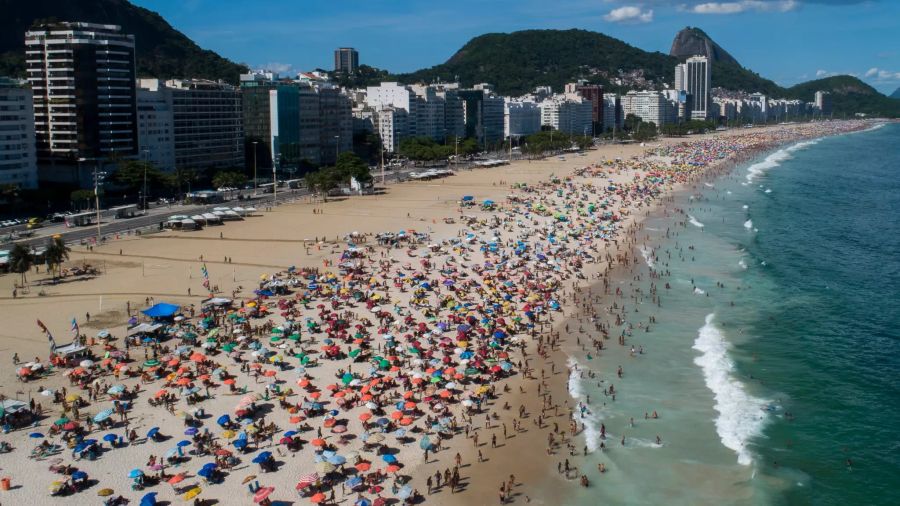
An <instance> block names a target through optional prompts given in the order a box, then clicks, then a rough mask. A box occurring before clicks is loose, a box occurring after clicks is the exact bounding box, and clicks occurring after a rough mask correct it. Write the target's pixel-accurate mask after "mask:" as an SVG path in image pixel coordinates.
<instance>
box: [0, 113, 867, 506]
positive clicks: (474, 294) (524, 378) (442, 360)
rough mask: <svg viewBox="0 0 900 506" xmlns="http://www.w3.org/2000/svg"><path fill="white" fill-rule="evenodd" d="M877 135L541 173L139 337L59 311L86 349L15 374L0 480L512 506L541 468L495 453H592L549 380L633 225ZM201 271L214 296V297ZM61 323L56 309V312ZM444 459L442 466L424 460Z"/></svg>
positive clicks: (144, 498)
mask: <svg viewBox="0 0 900 506" xmlns="http://www.w3.org/2000/svg"><path fill="white" fill-rule="evenodd" d="M862 127H863V124H862V122H833V123H817V124H809V125H791V126H785V127H782V128H775V129H766V130H763V131H758V132H757V131H748V132H747V133H741V134H739V135H731V136H720V137H712V138H704V139H700V140H690V139H686V140H685V141H684V142H681V143H674V144H670V145H668V146H657V147H653V146H648V147H647V148H646V151H645V153H644V154H643V155H641V156H636V157H632V158H625V159H616V158H612V159H607V160H604V161H602V162H598V163H594V164H592V165H590V166H585V167H580V168H575V169H560V171H559V173H558V174H552V175H549V176H548V177H547V178H545V180H543V181H542V182H539V183H536V184H535V183H531V184H526V183H517V182H515V181H505V182H503V184H504V185H506V186H507V187H508V194H507V195H506V198H505V199H504V200H500V199H497V200H479V199H475V198H474V197H472V196H468V195H460V196H459V202H458V208H457V209H456V210H455V212H454V213H452V214H449V215H448V216H446V217H445V218H444V224H446V225H452V226H451V227H450V229H451V230H453V231H454V233H445V234H438V233H433V232H430V231H428V230H427V229H424V228H423V229H402V230H399V229H393V230H383V231H381V232H380V233H358V232H352V230H353V228H354V227H353V224H352V223H349V222H348V223H347V224H346V228H345V230H344V232H346V233H347V235H345V236H343V238H342V239H341V240H338V241H328V240H326V239H324V238H322V240H319V238H316V241H313V242H311V243H310V245H309V247H312V248H316V249H317V250H318V251H325V252H326V254H325V256H324V257H323V259H322V260H321V265H315V266H313V265H302V262H298V264H301V266H299V267H292V268H289V269H286V270H282V271H279V272H260V276H259V279H258V282H257V284H256V286H249V287H239V288H238V287H236V288H235V289H234V290H232V291H230V293H210V294H209V298H208V299H206V300H204V301H203V302H202V303H199V304H196V305H179V304H169V303H166V302H165V301H157V300H154V298H153V297H150V296H148V297H146V298H145V299H144V302H145V306H144V308H143V309H142V310H138V308H136V307H135V308H134V310H133V311H132V310H131V309H132V308H130V307H129V314H128V315H127V318H128V319H127V322H126V321H123V322H120V323H121V328H122V329H124V330H122V331H121V332H118V331H117V332H110V331H105V330H104V331H100V332H93V331H92V332H82V331H81V326H87V323H88V322H89V320H90V315H89V314H86V315H84V318H79V319H76V320H72V321H71V322H68V321H63V322H56V321H54V323H56V324H57V326H58V325H60V324H64V325H67V326H69V325H71V328H72V331H73V335H75V336H76V339H75V340H74V342H73V343H71V344H67V345H63V344H62V343H58V344H59V345H58V346H57V347H56V348H55V351H54V353H51V354H50V355H49V356H47V357H33V358H32V357H19V356H18V355H15V356H14V357H13V361H14V363H13V364H8V365H7V366H14V367H15V368H16V371H17V376H18V377H19V379H20V381H22V382H24V383H27V384H28V385H29V388H34V387H35V386H37V387H38V389H37V390H36V391H37V392H39V393H38V394H37V395H34V396H32V397H31V398H30V399H18V398H19V397H21V395H16V392H14V391H12V390H11V389H10V390H9V391H6V392H4V394H5V395H4V397H3V404H2V410H0V413H2V424H3V435H2V436H0V477H3V478H4V479H5V478H6V477H8V478H9V480H10V481H0V484H2V485H3V486H4V488H11V490H9V491H7V492H2V493H0V499H3V498H5V497H4V496H8V497H9V500H10V501H11V502H12V500H13V499H14V498H15V499H16V500H17V502H21V503H23V504H51V503H54V502H56V501H57V500H56V499H51V497H62V496H65V497H71V498H73V499H74V500H75V501H76V502H78V503H97V502H100V501H102V502H103V503H104V504H124V503H127V502H134V503H137V504H141V505H142V506H145V505H146V506H150V505H153V504H156V503H157V502H158V501H173V500H178V501H181V500H188V501H194V502H195V503H197V504H202V503H203V502H204V501H207V500H209V501H212V500H218V501H219V502H220V503H225V504H237V503H258V504H270V503H273V502H278V501H279V500H281V501H299V503H300V504H302V503H305V502H312V503H317V504H335V503H336V502H348V503H351V504H355V505H359V506H363V505H375V506H377V505H379V504H397V503H403V504H414V503H419V502H423V501H424V502H430V501H432V500H434V502H441V501H443V503H445V504H449V503H452V502H453V497H455V494H464V493H465V491H466V490H467V489H473V484H474V483H475V482H480V481H484V480H493V481H492V482H491V483H490V485H489V487H487V488H489V489H491V490H497V494H498V495H499V499H498V497H497V496H492V497H491V498H485V499H484V502H485V503H487V502H495V501H497V500H499V501H500V502H512V501H518V500H520V499H521V500H525V501H527V500H529V498H528V495H527V493H525V492H522V490H524V489H522V488H521V487H522V480H523V479H524V478H523V477H522V476H519V477H518V479H517V477H516V476H515V475H509V476H507V474H508V473H505V472H503V471H500V470H496V469H494V470H490V469H489V468H488V464H486V463H484V462H483V461H484V460H487V459H488V458H489V456H490V454H491V452H493V451H498V450H495V448H498V447H499V446H502V443H503V441H504V440H507V439H508V438H510V437H513V436H515V435H525V434H527V433H530V435H529V436H528V437H532V438H534V440H535V441H547V445H546V451H547V452H548V453H550V454H557V453H559V454H561V455H566V456H568V455H576V454H577V453H578V452H575V451H572V449H573V448H575V447H576V445H578V447H580V446H581V445H584V444H585V443H584V442H580V443H576V441H577V438H578V437H581V436H580V434H581V433H582V430H583V427H580V426H579V424H578V422H577V420H578V417H577V416H573V415H575V413H574V411H575V410H576V409H577V407H576V405H575V404H574V403H572V402H570V400H568V399H567V398H564V397H563V396H561V395H556V396H555V397H554V395H553V393H551V388H550V386H549V384H550V383H551V382H552V381H554V379H553V375H554V374H557V373H561V372H562V373H564V372H565V368H566V366H565V363H564V362H563V363H560V362H559V360H558V357H556V356H555V353H556V351H558V349H559V346H560V345H561V342H563V341H565V339H566V338H567V337H568V332H567V331H566V330H564V329H563V328H561V322H563V321H564V320H565V318H566V316H567V315H568V314H571V312H572V310H573V307H575V308H577V306H578V305H579V304H580V302H579V300H581V299H579V297H578V291H579V287H584V286H587V285H589V284H591V283H598V282H602V278H604V276H608V275H609V272H610V269H612V268H614V267H615V266H616V265H620V264H622V263H624V262H629V261H630V260H629V258H630V256H631V254H632V253H633V252H632V251H630V250H629V248H630V246H633V245H632V244H631V242H630V241H629V240H628V234H627V231H628V230H629V229H630V227H633V226H634V224H635V222H636V221H637V220H639V219H640V217H641V216H643V215H644V214H646V212H647V211H649V210H650V208H651V206H652V205H653V204H654V203H655V202H657V201H658V200H659V198H660V196H661V195H663V194H665V193H666V192H670V191H672V190H673V189H675V188H678V187H679V186H683V185H688V184H691V183H692V182H694V181H697V180H698V178H699V177H701V176H702V175H704V174H705V173H708V172H709V171H710V170H712V169H716V170H724V169H723V167H725V166H726V165H727V164H728V163H732V164H733V163H736V162H737V161H739V160H743V159H747V158H748V157H750V156H753V155H754V154H756V153H758V152H760V151H761V150H765V149H770V148H772V147H774V146H776V145H779V144H782V143H785V142H788V141H792V140H796V139H801V138H809V137H818V136H823V135H830V134H835V133H839V132H843V131H849V130H854V129H860V128H862ZM322 205H326V206H327V204H319V206H322ZM306 219H311V220H314V219H316V217H308V218H306ZM445 230H446V229H445ZM223 254H224V255H228V251H227V249H226V247H223V246H211V247H210V250H209V252H208V255H209V256H213V255H216V256H222V255H223ZM264 254H265V253H264V252H261V255H264ZM298 257H299V255H298ZM199 274H200V275H199V276H197V278H196V282H197V283H198V286H196V287H194V291H195V293H196V292H198V291H201V290H206V291H210V292H212V291H213V290H211V288H215V287H213V286H211V285H210V283H209V281H208V279H207V276H206V271H205V268H204V269H203V270H202V272H201V273H199ZM201 283H202V284H203V285H202V286H199V285H200V284H201ZM138 290H139V289H138ZM599 308H600V306H599V305H598V309H597V310H596V311H595V313H597V314H599V313H600V312H602V310H601V309H599ZM58 318H59V315H57V314H55V313H54V311H53V308H52V307H49V306H48V307H47V308H46V314H45V315H44V316H42V319H43V320H44V321H50V320H52V319H58ZM66 320H67V319H66ZM615 326H616V321H614V320H613V318H612V317H611V316H610V315H599V317H598V319H597V321H596V327H594V328H592V329H590V330H589V331H588V332H587V333H588V334H589V335H590V337H591V338H592V339H597V340H600V341H602V340H603V339H609V338H610V337H612V338H616V337H618V333H616V331H615ZM40 328H43V324H42V323H40V324H39V327H38V328H36V332H35V333H36V334H38V333H39V332H40ZM48 334H49V332H48V333H45V334H41V337H40V338H41V339H48V337H49V336H48ZM54 344H57V343H55V342H54ZM620 344H624V343H620ZM526 398H527V399H529V401H528V402H527V403H526V402H525V401H524V400H523V399H526ZM544 446H545V445H544V444H542V443H538V444H537V445H536V446H535V451H536V453H537V455H535V457H536V458H539V457H540V455H542V454H543V453H544V450H545V448H544ZM435 461H438V462H440V466H439V467H440V468H441V470H439V471H436V472H434V473H431V472H430V471H429V472H428V473H425V472H423V471H422V469H424V466H422V464H423V463H433V462H435ZM433 468H434V467H433V466H432V467H429V468H428V469H433ZM588 480H589V478H588V476H587V475H586V474H584V475H582V480H581V481H582V484H587V482H588ZM494 482H496V483H494ZM474 488H475V489H479V487H474ZM480 489H484V487H480ZM88 496H90V498H88ZM95 496H100V497H101V499H99V500H98V499H96V498H94V497H95ZM470 500H471V499H470Z"/></svg>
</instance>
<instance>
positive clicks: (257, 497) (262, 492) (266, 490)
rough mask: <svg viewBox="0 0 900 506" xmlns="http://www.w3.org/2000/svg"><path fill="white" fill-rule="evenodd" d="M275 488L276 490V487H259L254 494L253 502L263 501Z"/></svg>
mask: <svg viewBox="0 0 900 506" xmlns="http://www.w3.org/2000/svg"><path fill="white" fill-rule="evenodd" d="M273 490H275V487H262V488H259V489H257V491H256V493H255V494H253V502H261V501H263V500H264V499H265V498H266V497H269V494H271V493H272V491H273Z"/></svg>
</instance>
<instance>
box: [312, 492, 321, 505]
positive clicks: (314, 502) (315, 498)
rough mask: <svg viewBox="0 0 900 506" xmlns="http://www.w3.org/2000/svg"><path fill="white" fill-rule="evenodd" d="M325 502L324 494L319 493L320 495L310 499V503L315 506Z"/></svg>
mask: <svg viewBox="0 0 900 506" xmlns="http://www.w3.org/2000/svg"><path fill="white" fill-rule="evenodd" d="M324 500H325V494H323V493H322V492H319V493H318V494H316V495H314V496H312V497H310V498H309V502H311V503H313V504H319V503H320V502H322V501H324Z"/></svg>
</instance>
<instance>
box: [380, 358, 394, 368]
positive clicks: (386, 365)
mask: <svg viewBox="0 0 900 506" xmlns="http://www.w3.org/2000/svg"><path fill="white" fill-rule="evenodd" d="M378 366H379V367H381V368H382V369H387V368H389V367H390V366H391V363H390V362H388V361H387V360H385V359H381V361H380V362H378Z"/></svg>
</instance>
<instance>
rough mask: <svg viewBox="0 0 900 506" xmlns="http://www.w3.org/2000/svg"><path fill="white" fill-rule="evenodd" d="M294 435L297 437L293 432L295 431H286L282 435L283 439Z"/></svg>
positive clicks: (295, 432)
mask: <svg viewBox="0 0 900 506" xmlns="http://www.w3.org/2000/svg"><path fill="white" fill-rule="evenodd" d="M296 435H297V431H295V430H289V431H287V432H285V433H284V437H293V436H296Z"/></svg>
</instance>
